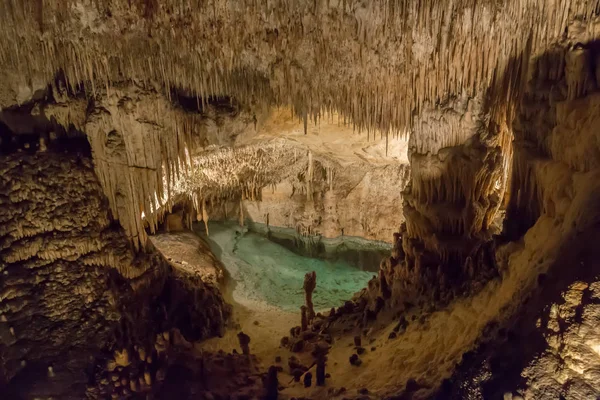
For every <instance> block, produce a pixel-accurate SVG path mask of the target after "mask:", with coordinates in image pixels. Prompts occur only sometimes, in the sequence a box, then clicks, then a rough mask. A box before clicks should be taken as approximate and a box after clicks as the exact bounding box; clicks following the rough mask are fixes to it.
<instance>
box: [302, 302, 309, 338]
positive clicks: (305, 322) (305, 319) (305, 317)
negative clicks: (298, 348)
mask: <svg viewBox="0 0 600 400" xmlns="http://www.w3.org/2000/svg"><path fill="white" fill-rule="evenodd" d="M300 329H301V330H302V332H304V331H305V330H307V329H308V315H307V308H306V306H301V307H300Z"/></svg>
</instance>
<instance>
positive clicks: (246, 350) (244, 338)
mask: <svg viewBox="0 0 600 400" xmlns="http://www.w3.org/2000/svg"><path fill="white" fill-rule="evenodd" d="M237 337H238V341H239V342H240V348H241V349H242V354H244V355H245V356H249V355H250V336H248V335H246V334H245V333H244V332H239V333H238V334H237Z"/></svg>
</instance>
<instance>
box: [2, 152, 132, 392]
mask: <svg viewBox="0 0 600 400" xmlns="http://www.w3.org/2000/svg"><path fill="white" fill-rule="evenodd" d="M0 166H1V167H0V168H1V173H0V176H1V178H0V179H1V180H2V184H1V185H0V187H1V188H2V189H1V190H2V193H1V197H0V199H1V205H0V218H1V222H0V238H1V243H2V247H1V248H2V250H1V257H0V258H1V260H2V262H1V263H0V267H1V269H2V277H1V282H0V287H1V296H0V313H1V320H2V322H0V330H1V332H2V335H1V336H2V342H1V345H0V359H1V360H2V363H1V366H0V368H1V369H0V370H1V371H2V374H1V375H0V378H1V379H2V381H3V382H4V383H6V382H7V381H9V380H10V379H11V378H13V377H15V375H17V374H18V373H19V371H21V370H23V369H25V368H29V370H33V371H35V372H37V373H38V374H39V373H40V371H41V375H42V376H45V375H46V369H47V367H49V366H52V367H53V368H54V369H55V371H56V372H57V373H60V372H61V370H62V369H65V368H67V366H68V368H74V369H76V368H79V370H80V371H79V372H80V374H81V375H83V372H84V366H85V365H86V364H87V363H88V362H89V360H88V358H87V357H89V356H90V355H92V354H93V353H94V352H97V351H98V350H99V349H100V348H102V346H104V344H105V343H106V342H108V338H109V335H110V333H111V330H112V328H113V325H114V324H115V323H116V322H118V321H119V319H120V310H119V304H120V300H119V299H118V294H117V293H115V292H113V291H111V286H113V285H116V282H118V280H119V278H118V277H119V276H121V271H122V272H123V274H124V275H131V274H132V273H133V274H135V271H139V270H142V267H139V268H136V267H135V266H134V265H133V255H132V253H131V251H130V248H129V243H128V242H127V240H126V239H125V238H124V237H123V236H122V235H121V234H120V232H119V230H115V229H114V227H113V226H111V222H110V220H109V219H108V209H107V204H106V202H105V200H104V196H103V194H102V191H101V188H100V186H99V184H98V181H97V178H96V176H95V175H94V173H93V168H92V165H91V161H90V159H89V158H87V157H84V156H77V155H71V154H55V153H49V152H44V153H43V152H39V153H36V154H27V153H13V154H9V155H5V156H0ZM126 271H127V273H126ZM29 370H28V371H29ZM80 378H81V376H80ZM84 382H85V380H84ZM79 383H81V381H80V382H79Z"/></svg>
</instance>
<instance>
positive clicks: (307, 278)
mask: <svg viewBox="0 0 600 400" xmlns="http://www.w3.org/2000/svg"><path fill="white" fill-rule="evenodd" d="M316 286H317V273H316V272H315V271H313V272H309V273H307V274H306V275H304V285H303V289H304V300H305V303H306V308H307V311H308V321H312V320H313V319H314V317H315V309H314V306H313V301H312V295H313V291H314V290H315V287H316Z"/></svg>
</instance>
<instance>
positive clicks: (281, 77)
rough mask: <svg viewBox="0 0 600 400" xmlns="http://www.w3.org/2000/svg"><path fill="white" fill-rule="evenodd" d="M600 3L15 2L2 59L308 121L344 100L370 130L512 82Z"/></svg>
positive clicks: (97, 82) (4, 5) (395, 127)
mask: <svg viewBox="0 0 600 400" xmlns="http://www.w3.org/2000/svg"><path fill="white" fill-rule="evenodd" d="M597 8H598V3H597V1H587V2H581V1H574V0H556V1H554V2H551V3H549V2H547V1H545V0H526V1H525V0H524V1H521V2H512V1H511V2H506V3H504V4H500V3H499V2H497V1H481V2H475V3H474V2H472V1H471V0H456V1H452V2H439V1H434V0H427V1H420V2H413V1H410V0H379V1H374V2H366V3H365V2H363V1H358V0H345V1H331V0H328V1H325V0H319V1H314V2H304V1H297V0H285V1H284V0H272V1H263V2H256V1H253V0H243V1H234V0H215V1H212V2H200V1H196V0H184V1H180V0H170V1H165V2H156V1H133V2H132V1H130V0H118V1H110V2H109V1H93V2H83V1H76V0H67V1H44V2H39V1H34V0H27V1H21V2H19V3H18V4H17V3H15V2H14V1H13V0H3V1H2V2H0V12H1V13H2V15H3V16H5V19H4V23H3V24H2V28H0V29H1V31H0V37H2V38H3V41H2V45H0V63H2V65H3V67H4V68H8V69H9V70H19V71H26V73H27V74H28V75H30V77H33V76H34V75H36V74H38V75H41V76H43V77H44V78H45V81H48V82H49V81H51V80H52V78H53V77H54V75H55V74H56V72H57V71H58V70H63V71H64V73H65V77H66V78H67V82H68V84H70V85H78V84H79V83H81V82H87V83H89V85H88V87H87V88H88V89H89V91H90V92H92V93H93V92H95V91H96V90H99V89H100V88H109V87H110V86H111V85H112V84H111V82H115V81H119V80H121V79H122V78H123V77H125V78H126V79H135V80H137V81H156V82H160V83H162V84H164V85H165V86H167V87H184V88H187V89H190V91H191V92H193V93H194V94H196V95H197V96H198V99H199V102H204V101H205V99H207V98H208V96H210V95H214V94H219V93H221V94H223V93H226V94H230V95H233V96H235V97H237V98H239V99H241V100H243V101H244V102H247V103H249V104H250V103H251V102H253V101H254V102H260V103H264V104H290V105H293V107H294V109H295V111H296V113H297V114H298V115H299V116H300V117H302V118H304V119H305V120H311V119H314V120H316V119H317V118H318V117H319V115H320V113H321V112H322V111H323V110H336V111H340V112H341V113H342V114H343V115H344V116H346V117H347V118H348V120H349V121H352V123H354V124H355V125H356V126H357V127H358V128H361V129H362V128H365V129H373V128H376V127H378V128H380V129H382V130H383V131H385V132H389V131H393V132H399V131H401V128H403V127H405V126H408V125H410V122H411V121H412V118H413V115H414V113H413V112H414V111H417V113H418V112H419V111H420V110H421V106H422V105H423V104H424V103H425V102H426V101H436V100H437V99H443V98H445V97H446V95H447V94H448V93H462V92H466V93H468V94H470V95H474V94H476V93H477V92H479V91H481V90H486V89H487V88H489V87H492V86H495V85H497V86H498V89H499V90H500V91H501V90H502V87H501V86H502V83H501V82H498V78H499V77H502V76H504V75H506V70H507V69H510V68H518V66H515V65H513V64H511V60H513V59H515V58H518V57H519V55H520V54H521V53H523V52H524V51H527V50H532V51H536V49H540V48H543V47H545V46H548V45H549V44H552V43H553V42H554V41H555V40H556V38H558V37H560V36H561V35H562V34H563V32H564V31H565V27H566V26H567V24H568V23H569V22H570V21H572V20H574V19H577V20H584V21H585V20H588V19H590V18H591V17H593V16H594V15H595V13H596V12H597ZM490 27H492V29H490ZM585 34H586V35H588V36H591V35H593V34H594V32H592V29H588V31H587V32H585ZM199 38H201V39H199ZM399 105H401V106H399Z"/></svg>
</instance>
